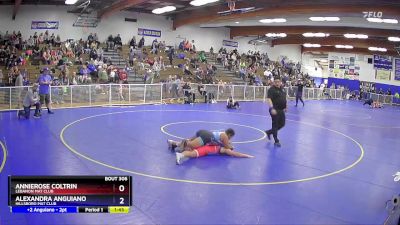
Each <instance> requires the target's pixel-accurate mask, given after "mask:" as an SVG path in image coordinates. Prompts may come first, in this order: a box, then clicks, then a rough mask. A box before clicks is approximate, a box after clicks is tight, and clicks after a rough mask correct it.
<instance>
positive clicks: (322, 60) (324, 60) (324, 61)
mask: <svg viewBox="0 0 400 225" xmlns="http://www.w3.org/2000/svg"><path fill="white" fill-rule="evenodd" d="M319 61H320V62H322V63H327V62H328V60H327V59H321V60H319Z"/></svg>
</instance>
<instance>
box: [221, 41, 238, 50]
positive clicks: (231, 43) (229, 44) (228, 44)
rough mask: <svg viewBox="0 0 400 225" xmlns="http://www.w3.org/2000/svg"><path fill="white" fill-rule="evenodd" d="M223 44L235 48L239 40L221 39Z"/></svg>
mask: <svg viewBox="0 0 400 225" xmlns="http://www.w3.org/2000/svg"><path fill="white" fill-rule="evenodd" d="M222 45H223V46H228V47H234V48H237V47H239V42H237V41H230V40H223V41H222Z"/></svg>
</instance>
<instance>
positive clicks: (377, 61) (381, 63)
mask: <svg viewBox="0 0 400 225" xmlns="http://www.w3.org/2000/svg"><path fill="white" fill-rule="evenodd" d="M374 68H375V69H376V70H392V69H393V64H392V57H390V56H383V55H374Z"/></svg>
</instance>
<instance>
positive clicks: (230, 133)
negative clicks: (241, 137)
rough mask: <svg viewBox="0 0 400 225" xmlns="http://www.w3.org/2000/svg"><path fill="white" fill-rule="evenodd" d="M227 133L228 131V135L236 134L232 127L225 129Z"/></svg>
mask: <svg viewBox="0 0 400 225" xmlns="http://www.w3.org/2000/svg"><path fill="white" fill-rule="evenodd" d="M225 133H226V135H228V136H229V137H233V136H235V131H234V130H233V129H232V128H228V129H227V130H226V131H225Z"/></svg>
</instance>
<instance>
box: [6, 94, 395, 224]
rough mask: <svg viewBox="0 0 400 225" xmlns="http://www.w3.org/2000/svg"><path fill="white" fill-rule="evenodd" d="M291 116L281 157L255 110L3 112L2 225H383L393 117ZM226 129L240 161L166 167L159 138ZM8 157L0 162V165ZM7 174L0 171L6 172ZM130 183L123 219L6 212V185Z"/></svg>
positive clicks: (251, 105)
mask: <svg viewBox="0 0 400 225" xmlns="http://www.w3.org/2000/svg"><path fill="white" fill-rule="evenodd" d="M289 104H290V107H289V111H288V113H287V121H286V126H285V127H284V128H283V129H282V130H281V131H280V133H279V135H280V139H281V143H282V147H281V148H275V147H274V145H273V142H270V141H267V139H266V137H265V133H264V132H263V131H264V130H266V129H269V128H270V126H271V120H270V117H269V115H268V109H267V106H266V104H265V103H262V102H246V103H241V109H239V110H227V109H226V108H225V105H224V104H223V103H219V104H195V105H143V106H132V107H97V108H77V109H59V110H56V111H55V114H54V115H48V114H47V113H46V112H44V113H43V116H42V118H41V119H33V118H31V119H30V120H23V119H22V120H20V121H18V119H17V118H16V113H15V112H3V113H0V140H1V143H2V144H0V147H1V150H3V152H2V153H1V154H0V155H1V158H0V160H1V162H2V164H1V167H0V170H2V171H1V176H0V193H1V196H0V198H1V199H2V201H1V206H0V221H1V224H7V225H8V224H38V225H39V224H41V225H44V224H65V225H67V224H383V222H384V221H385V219H386V217H387V214H388V213H387V211H386V209H385V202H386V201H387V200H389V199H391V198H392V196H393V195H395V194H398V193H399V190H400V187H399V183H395V182H394V181H393V174H395V173H396V172H397V171H399V170H400V161H399V159H400V151H399V149H400V139H399V131H400V119H399V115H400V108H398V107H397V108H396V107H390V106H388V107H385V108H383V109H370V108H369V107H367V106H362V103H360V102H352V101H329V100H326V101H307V102H306V106H305V107H302V106H300V107H297V108H296V107H294V103H293V102H289ZM226 128H233V129H235V131H236V136H235V137H234V138H233V142H234V146H235V149H236V150H237V151H240V152H244V153H248V154H251V155H254V156H255V158H251V159H239V158H232V157H227V156H206V157H203V158H199V159H191V160H189V161H186V162H185V163H184V164H182V165H179V166H178V165H176V164H175V155H174V154H173V153H171V152H170V151H169V150H168V147H167V144H166V141H167V139H174V140H179V139H180V138H189V137H192V136H193V135H194V134H195V132H196V131H197V130H199V129H208V130H225V129H226ZM6 153H7V157H6V159H5V158H4V157H5V155H6ZM3 165H4V166H3ZM120 174H121V175H122V174H124V175H132V176H133V204H134V206H132V212H130V213H129V214H124V215H111V214H105V215H102V214H101V215H100V214H96V215H93V214H90V215H88V214H73V215H71V214H70V215H59V214H58V215H54V214H47V215H37V214H35V215H34V214H11V213H9V209H8V207H7V201H6V199H7V175H120Z"/></svg>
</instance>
